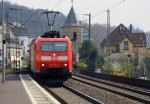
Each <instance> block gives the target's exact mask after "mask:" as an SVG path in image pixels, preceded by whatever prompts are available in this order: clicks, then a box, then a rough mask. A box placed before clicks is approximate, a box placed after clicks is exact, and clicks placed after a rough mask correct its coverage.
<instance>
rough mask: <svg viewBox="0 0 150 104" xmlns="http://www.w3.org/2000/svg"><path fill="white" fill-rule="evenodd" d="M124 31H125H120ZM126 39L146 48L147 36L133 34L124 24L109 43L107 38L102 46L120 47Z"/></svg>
mask: <svg viewBox="0 0 150 104" xmlns="http://www.w3.org/2000/svg"><path fill="white" fill-rule="evenodd" d="M120 29H123V30H120ZM124 38H128V39H129V40H130V41H131V42H132V43H133V44H134V45H140V46H143V45H144V46H145V45H146V34H145V33H132V32H131V31H130V30H128V29H127V28H126V27H125V26H124V25H123V24H120V25H119V26H118V27H117V28H116V29H115V30H114V31H113V32H112V33H111V34H110V35H109V40H110V41H109V42H108V41H107V38H106V39H104V40H103V42H102V45H111V46H114V45H119V43H120V42H122V40H123V39H124Z"/></svg>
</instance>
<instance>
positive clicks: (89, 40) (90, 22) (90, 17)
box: [89, 13, 91, 41]
mask: <svg viewBox="0 0 150 104" xmlns="http://www.w3.org/2000/svg"><path fill="white" fill-rule="evenodd" d="M89 41H91V13H89Z"/></svg>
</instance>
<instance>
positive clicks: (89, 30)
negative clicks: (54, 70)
mask: <svg viewBox="0 0 150 104" xmlns="http://www.w3.org/2000/svg"><path fill="white" fill-rule="evenodd" d="M78 15H85V16H88V17H89V29H87V28H86V27H84V26H82V27H84V28H85V29H87V30H88V32H89V41H90V40H91V13H89V14H78Z"/></svg>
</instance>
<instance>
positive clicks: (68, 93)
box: [36, 80, 103, 104]
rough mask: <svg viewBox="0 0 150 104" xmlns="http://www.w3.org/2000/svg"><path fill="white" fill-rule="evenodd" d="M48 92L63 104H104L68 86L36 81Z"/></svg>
mask: <svg viewBox="0 0 150 104" xmlns="http://www.w3.org/2000/svg"><path fill="white" fill-rule="evenodd" d="M36 81H37V82H38V83H39V84H40V85H41V86H42V87H43V88H44V89H46V91H47V92H49V93H50V94H51V95H52V96H53V97H54V98H56V99H57V100H58V101H59V102H60V103H62V104H103V102H101V101H99V100H96V99H94V98H92V97H90V96H88V95H86V94H84V93H82V92H80V91H78V90H76V89H74V88H71V87H69V86H68V85H66V84H63V85H61V86H60V85H57V84H56V85H55V84H54V85H53V84H51V83H50V85H49V82H46V81H45V82H44V83H43V81H42V80H36Z"/></svg>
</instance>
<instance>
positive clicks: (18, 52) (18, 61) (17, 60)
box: [10, 7, 22, 71]
mask: <svg viewBox="0 0 150 104" xmlns="http://www.w3.org/2000/svg"><path fill="white" fill-rule="evenodd" d="M10 10H14V11H15V14H16V24H15V29H16V71H17V69H19V71H20V55H21V52H20V51H19V25H18V24H19V16H18V11H19V10H22V9H19V8H17V7H16V8H10ZM18 57H19V58H18Z"/></svg>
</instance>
